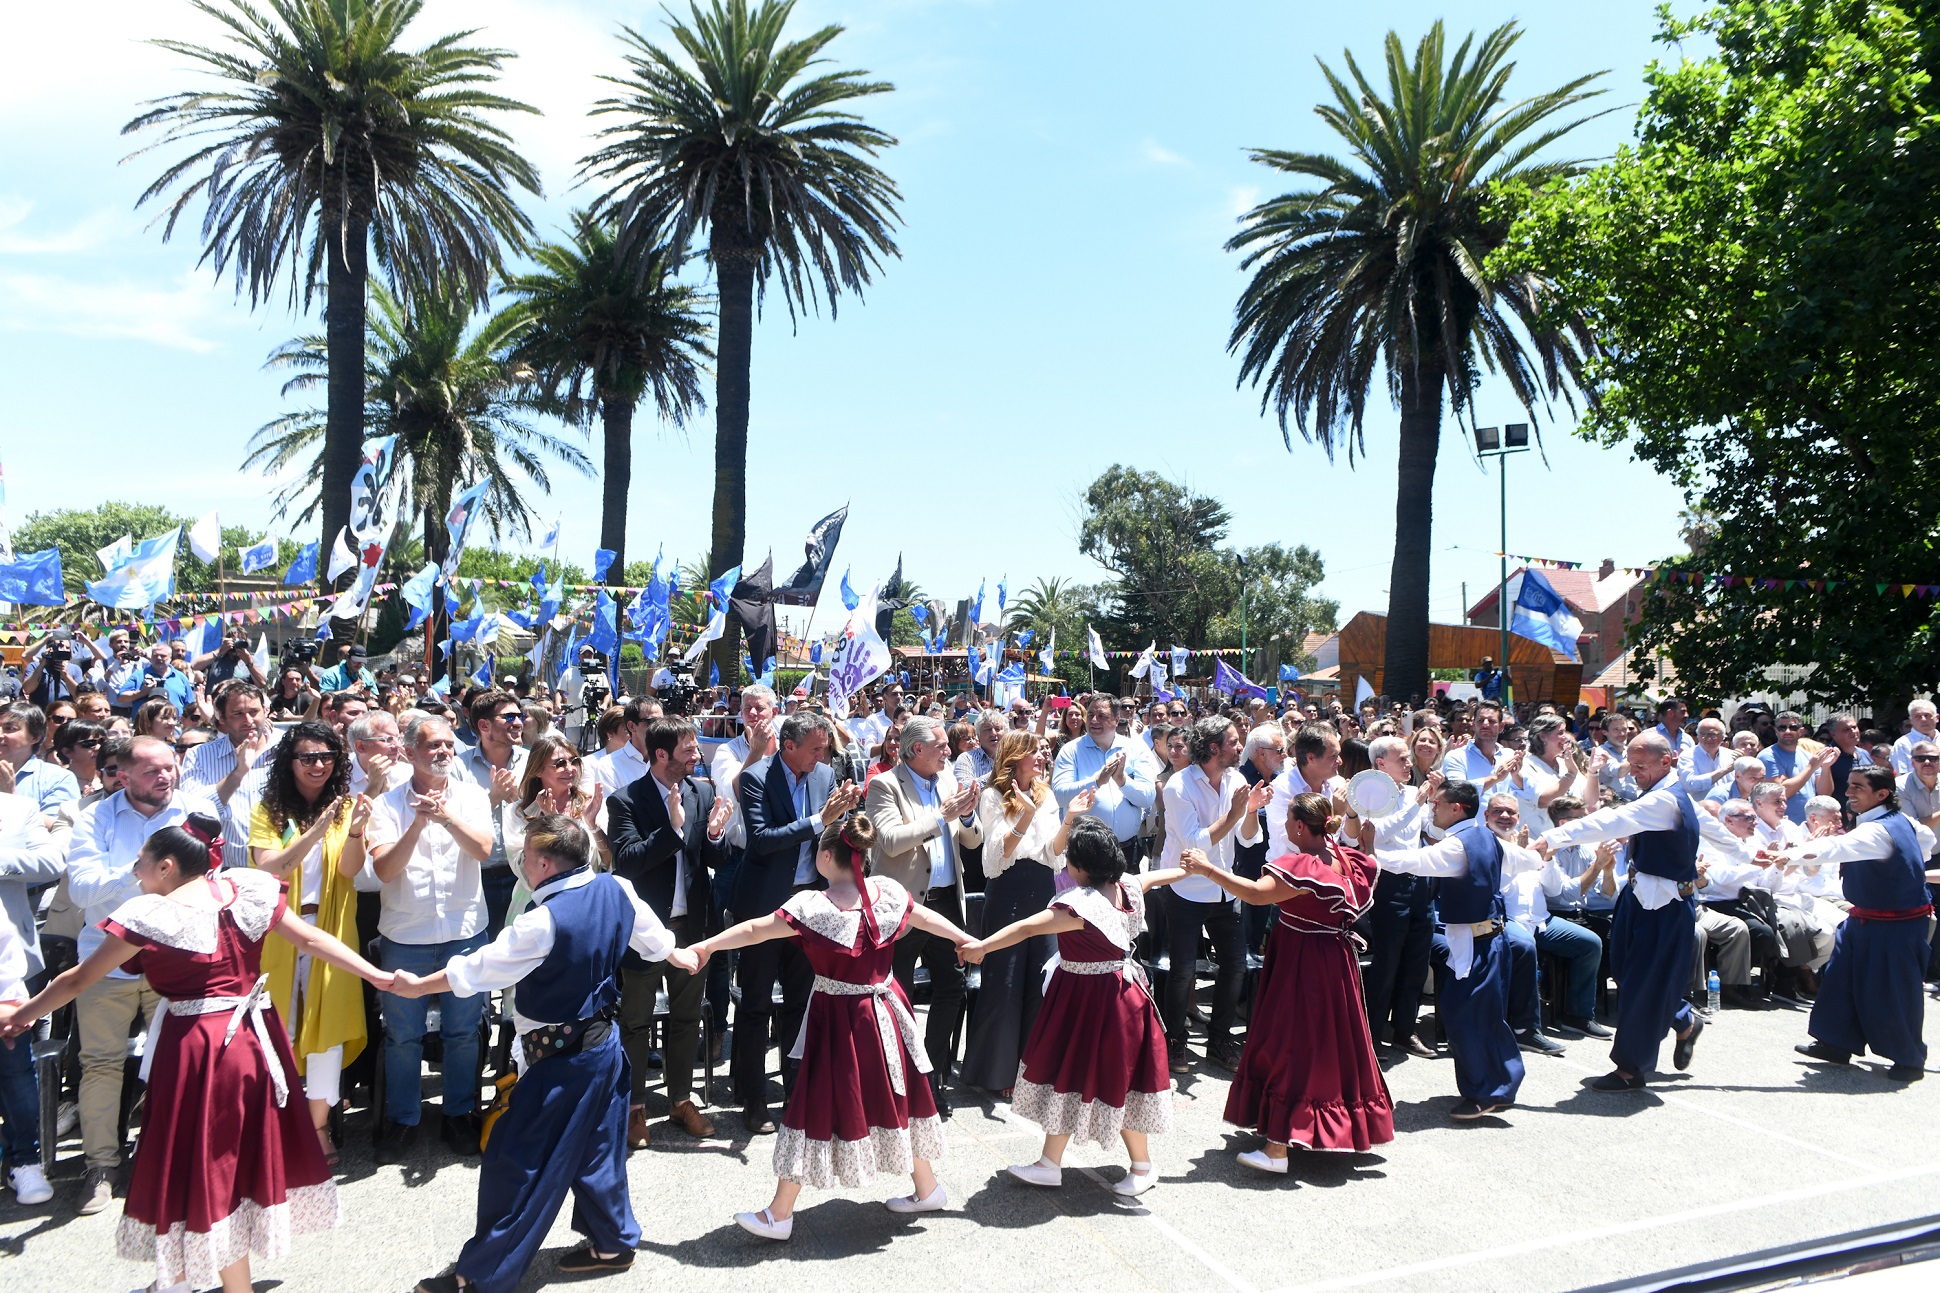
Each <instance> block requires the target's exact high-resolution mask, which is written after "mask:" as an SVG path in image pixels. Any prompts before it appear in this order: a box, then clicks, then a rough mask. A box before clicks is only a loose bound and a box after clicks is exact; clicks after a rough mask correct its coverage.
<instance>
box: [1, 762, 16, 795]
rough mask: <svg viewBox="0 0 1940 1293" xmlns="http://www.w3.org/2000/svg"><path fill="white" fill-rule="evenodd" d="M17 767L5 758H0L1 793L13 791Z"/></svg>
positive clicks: (6, 793)
mask: <svg viewBox="0 0 1940 1293" xmlns="http://www.w3.org/2000/svg"><path fill="white" fill-rule="evenodd" d="M15 771H16V769H15V768H14V766H13V764H11V763H9V762H7V761H6V760H5V759H0V795H11V794H12V793H13V776H14V772H15Z"/></svg>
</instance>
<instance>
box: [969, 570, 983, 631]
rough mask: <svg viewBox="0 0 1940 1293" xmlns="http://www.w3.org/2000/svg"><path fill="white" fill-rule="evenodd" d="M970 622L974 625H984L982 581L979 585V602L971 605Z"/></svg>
mask: <svg viewBox="0 0 1940 1293" xmlns="http://www.w3.org/2000/svg"><path fill="white" fill-rule="evenodd" d="M970 622H971V623H972V624H981V623H983V583H982V581H981V580H980V581H978V583H977V600H976V601H974V602H972V603H971V604H970Z"/></svg>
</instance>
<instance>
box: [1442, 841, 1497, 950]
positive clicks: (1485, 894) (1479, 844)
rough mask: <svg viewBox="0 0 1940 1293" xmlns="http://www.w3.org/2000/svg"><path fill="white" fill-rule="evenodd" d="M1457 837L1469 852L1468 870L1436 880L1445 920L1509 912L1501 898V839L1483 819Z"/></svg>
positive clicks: (1463, 921) (1467, 919)
mask: <svg viewBox="0 0 1940 1293" xmlns="http://www.w3.org/2000/svg"><path fill="white" fill-rule="evenodd" d="M1455 838H1457V839H1459V840H1460V841H1461V842H1462V852H1464V853H1466V854H1467V855H1468V874H1467V875H1459V876H1443V877H1442V878H1441V879H1440V880H1438V881H1437V882H1436V901H1437V903H1438V904H1439V905H1440V908H1441V917H1442V920H1443V921H1445V922H1447V923H1449V924H1452V925H1472V924H1475V923H1477V922H1479V921H1484V920H1490V919H1493V918H1495V917H1497V916H1501V915H1503V914H1504V913H1505V912H1506V910H1507V909H1506V908H1505V907H1504V906H1503V902H1502V841H1501V840H1498V839H1497V838H1496V837H1495V834H1494V832H1492V831H1490V830H1489V828H1488V827H1486V826H1484V825H1483V824H1482V823H1481V822H1479V821H1478V822H1476V823H1475V825H1474V826H1473V827H1471V828H1470V829H1468V830H1465V831H1463V832H1462V833H1461V834H1460V835H1457V836H1456V837H1455Z"/></svg>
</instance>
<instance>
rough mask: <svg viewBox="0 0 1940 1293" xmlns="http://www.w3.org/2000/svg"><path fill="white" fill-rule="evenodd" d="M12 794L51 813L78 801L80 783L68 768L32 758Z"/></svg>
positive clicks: (15, 781)
mask: <svg viewBox="0 0 1940 1293" xmlns="http://www.w3.org/2000/svg"><path fill="white" fill-rule="evenodd" d="M13 792H14V793H15V794H16V795H19V796H20V797H21V798H23V799H31V800H33V801H34V802H35V803H36V804H38V805H39V806H40V810H41V811H42V812H43V813H51V812H53V811H54V809H55V808H56V807H57V806H58V805H60V804H71V803H73V802H74V801H75V800H77V799H79V798H80V797H81V783H80V782H78V781H76V780H75V779H74V774H73V773H72V772H69V771H68V770H67V769H66V768H63V767H61V766H59V765H58V764H53V763H49V762H48V761H47V760H45V759H41V758H33V759H29V760H27V761H26V762H25V763H23V764H21V765H20V767H19V768H17V769H16V770H15V771H14V774H13ZM29 932H31V931H29Z"/></svg>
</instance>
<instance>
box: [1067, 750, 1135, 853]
mask: <svg viewBox="0 0 1940 1293" xmlns="http://www.w3.org/2000/svg"><path fill="white" fill-rule="evenodd" d="M1121 750H1122V751H1124V754H1125V784H1124V785H1123V786H1120V785H1119V784H1118V782H1117V781H1116V780H1115V779H1110V778H1108V779H1107V780H1106V781H1105V784H1104V785H1102V786H1099V787H1098V798H1097V802H1095V803H1093V804H1092V806H1091V811H1090V812H1088V813H1086V814H1085V816H1087V817H1096V818H1097V819H1098V820H1099V821H1101V822H1103V823H1104V824H1105V825H1107V826H1109V827H1111V833H1112V834H1113V835H1116V836H1117V837H1118V838H1119V840H1120V841H1121V842H1122V841H1125V840H1131V839H1136V838H1137V837H1138V828H1139V823H1140V822H1142V821H1144V820H1145V810H1146V809H1148V808H1150V807H1151V806H1152V802H1153V800H1154V798H1155V794H1154V791H1153V787H1152V765H1151V763H1149V762H1148V761H1147V752H1146V751H1145V750H1144V749H1143V748H1141V747H1140V746H1139V745H1138V744H1137V742H1135V741H1133V740H1131V739H1130V738H1128V737H1125V736H1123V735H1116V734H1115V735H1113V737H1112V740H1111V744H1110V745H1108V746H1100V745H1099V744H1098V742H1096V741H1094V740H1092V739H1091V734H1090V733H1088V732H1087V733H1086V734H1085V735H1083V736H1081V737H1079V738H1078V739H1077V740H1075V741H1068V742H1066V743H1065V746H1064V748H1063V749H1061V750H1059V751H1058V757H1057V762H1056V763H1055V764H1053V765H1052V768H1051V793H1052V794H1053V795H1055V796H1057V801H1058V812H1059V813H1066V812H1069V811H1070V809H1071V801H1072V800H1073V799H1076V798H1077V797H1078V794H1079V792H1080V791H1082V790H1084V789H1085V788H1086V787H1087V786H1091V785H1093V784H1094V783H1095V782H1096V781H1097V780H1098V774H1099V773H1100V772H1102V771H1103V770H1104V767H1105V764H1106V763H1107V762H1109V761H1110V759H1111V757H1112V756H1113V755H1114V754H1116V753H1118V752H1119V751H1121Z"/></svg>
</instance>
